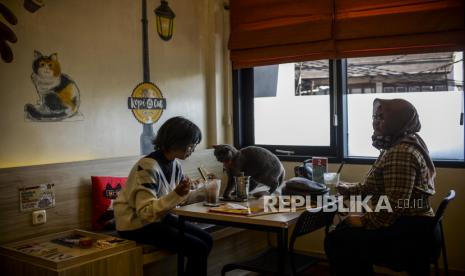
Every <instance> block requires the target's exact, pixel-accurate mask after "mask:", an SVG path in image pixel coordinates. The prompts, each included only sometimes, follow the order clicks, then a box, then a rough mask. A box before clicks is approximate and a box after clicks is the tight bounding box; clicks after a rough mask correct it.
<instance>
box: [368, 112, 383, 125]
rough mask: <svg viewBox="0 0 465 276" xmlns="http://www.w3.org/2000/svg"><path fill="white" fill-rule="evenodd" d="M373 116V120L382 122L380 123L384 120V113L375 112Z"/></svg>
mask: <svg viewBox="0 0 465 276" xmlns="http://www.w3.org/2000/svg"><path fill="white" fill-rule="evenodd" d="M371 118H372V119H373V122H380V123H382V122H384V117H383V114H373V116H371Z"/></svg>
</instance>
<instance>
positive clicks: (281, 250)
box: [277, 228, 288, 275]
mask: <svg viewBox="0 0 465 276" xmlns="http://www.w3.org/2000/svg"><path fill="white" fill-rule="evenodd" d="M277 234H278V254H279V260H280V262H279V264H278V273H279V275H284V272H285V267H286V262H287V251H288V241H287V235H288V230H287V228H281V229H280V230H279V231H278V233H277Z"/></svg>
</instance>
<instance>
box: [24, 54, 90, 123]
mask: <svg viewBox="0 0 465 276" xmlns="http://www.w3.org/2000/svg"><path fill="white" fill-rule="evenodd" d="M31 79H32V82H33V83H34V86H35V88H36V90H37V94H38V96H39V100H38V101H37V104H35V105H33V104H26V105H25V106H24V112H25V117H26V119H27V120H30V121H37V122H41V121H42V122H53V121H63V120H65V119H67V118H71V117H73V119H80V118H82V115H81V114H80V113H79V105H80V94H79V88H78V87H77V85H76V83H75V82H74V80H72V79H71V78H70V77H69V76H68V75H66V74H63V73H62V72H61V67H60V63H59V61H58V55H57V54H56V53H54V54H52V55H50V56H45V55H42V54H41V53H40V52H39V51H34V62H33V63H32V74H31Z"/></svg>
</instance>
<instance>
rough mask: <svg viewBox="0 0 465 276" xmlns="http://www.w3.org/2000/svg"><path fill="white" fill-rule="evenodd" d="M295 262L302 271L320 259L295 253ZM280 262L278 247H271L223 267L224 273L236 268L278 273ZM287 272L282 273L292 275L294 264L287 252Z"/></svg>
mask: <svg viewBox="0 0 465 276" xmlns="http://www.w3.org/2000/svg"><path fill="white" fill-rule="evenodd" d="M294 262H295V268H296V271H297V272H301V271H303V270H305V269H307V268H309V267H310V266H312V265H315V264H316V263H318V259H316V258H314V257H311V256H307V255H302V254H294ZM279 263H280V258H279V252H278V250H277V249H276V248H269V249H267V250H265V251H263V252H261V253H259V254H258V255H256V256H255V257H252V258H251V259H248V260H246V261H243V262H237V263H231V264H227V265H225V266H224V267H223V271H222V273H225V272H228V271H231V270H234V269H242V270H248V271H253V272H257V273H268V274H277V273H278V270H279V268H278V264H279ZM284 271H285V273H284V274H280V275H292V266H291V259H290V253H287V254H286V262H285V269H284Z"/></svg>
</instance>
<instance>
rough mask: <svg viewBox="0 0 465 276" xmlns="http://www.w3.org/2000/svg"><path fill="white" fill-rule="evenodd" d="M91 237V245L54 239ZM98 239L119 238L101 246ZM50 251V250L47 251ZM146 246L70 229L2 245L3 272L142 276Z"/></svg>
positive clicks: (45, 275)
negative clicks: (82, 245) (87, 246)
mask: <svg viewBox="0 0 465 276" xmlns="http://www.w3.org/2000/svg"><path fill="white" fill-rule="evenodd" d="M75 234H79V235H81V236H85V237H90V238H91V239H92V240H94V244H93V245H92V246H91V247H90V248H86V249H82V248H80V247H79V246H74V245H73V246H71V245H70V246H65V245H63V244H60V243H56V242H53V240H55V239H59V238H61V239H63V238H66V237H69V236H70V235H75ZM96 240H119V242H118V243H115V244H114V246H111V247H108V248H99V247H97V245H96V242H95V241H96ZM47 252H50V253H47ZM142 273H143V271H142V249H141V248H140V247H137V246H136V243H135V242H134V241H129V240H123V239H119V238H118V239H115V237H111V236H107V235H103V234H97V233H93V232H88V231H83V230H78V229H76V230H70V231H65V232H60V233H54V234H49V235H44V236H40V237H36V238H31V239H28V240H22V241H18V242H13V243H9V244H5V245H2V246H0V274H1V275H18V276H36V275H37V276H38V275H40V276H127V275H134V276H142Z"/></svg>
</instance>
